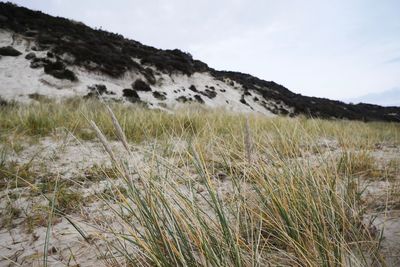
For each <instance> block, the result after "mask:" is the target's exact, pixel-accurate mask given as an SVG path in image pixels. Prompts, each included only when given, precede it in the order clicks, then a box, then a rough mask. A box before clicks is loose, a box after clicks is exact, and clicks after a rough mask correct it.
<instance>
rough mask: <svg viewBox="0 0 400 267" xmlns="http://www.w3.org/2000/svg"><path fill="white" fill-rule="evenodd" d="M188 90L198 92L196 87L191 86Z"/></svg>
mask: <svg viewBox="0 0 400 267" xmlns="http://www.w3.org/2000/svg"><path fill="white" fill-rule="evenodd" d="M189 90H191V91H193V92H196V93H197V92H198V91H197V88H196V86H194V85H193V84H192V85H191V86H190V87H189Z"/></svg>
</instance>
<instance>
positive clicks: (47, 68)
mask: <svg viewBox="0 0 400 267" xmlns="http://www.w3.org/2000/svg"><path fill="white" fill-rule="evenodd" d="M44 72H45V73H46V74H49V75H52V76H53V77H55V78H57V79H65V80H70V81H76V80H77V78H76V76H75V73H73V72H72V71H70V70H68V69H66V68H65V65H64V64H63V63H62V62H61V61H57V62H51V61H49V62H47V63H46V64H45V65H44Z"/></svg>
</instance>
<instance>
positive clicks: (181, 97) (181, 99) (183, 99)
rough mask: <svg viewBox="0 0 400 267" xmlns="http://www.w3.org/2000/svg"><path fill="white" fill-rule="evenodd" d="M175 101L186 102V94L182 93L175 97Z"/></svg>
mask: <svg viewBox="0 0 400 267" xmlns="http://www.w3.org/2000/svg"><path fill="white" fill-rule="evenodd" d="M176 101H178V102H181V103H186V102H187V101H188V99H187V98H186V96H184V95H182V96H180V97H178V98H177V99H176Z"/></svg>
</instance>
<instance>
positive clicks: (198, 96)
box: [194, 95, 204, 104]
mask: <svg viewBox="0 0 400 267" xmlns="http://www.w3.org/2000/svg"><path fill="white" fill-rule="evenodd" d="M194 99H196V101H197V102H199V103H201V104H204V100H203V99H202V98H201V96H200V95H195V96H194Z"/></svg>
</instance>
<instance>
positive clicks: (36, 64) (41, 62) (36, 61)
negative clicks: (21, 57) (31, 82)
mask: <svg viewBox="0 0 400 267" xmlns="http://www.w3.org/2000/svg"><path fill="white" fill-rule="evenodd" d="M50 63H51V61H50V60H48V59H47V58H37V57H35V58H33V59H32V60H31V65H30V67H31V68H32V69H37V68H41V67H44V66H45V65H47V64H50Z"/></svg>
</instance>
